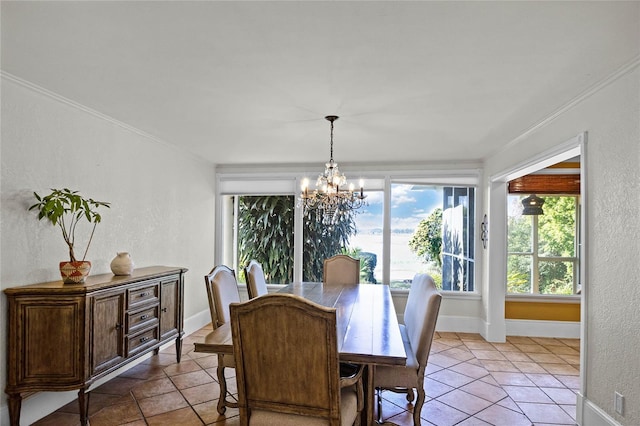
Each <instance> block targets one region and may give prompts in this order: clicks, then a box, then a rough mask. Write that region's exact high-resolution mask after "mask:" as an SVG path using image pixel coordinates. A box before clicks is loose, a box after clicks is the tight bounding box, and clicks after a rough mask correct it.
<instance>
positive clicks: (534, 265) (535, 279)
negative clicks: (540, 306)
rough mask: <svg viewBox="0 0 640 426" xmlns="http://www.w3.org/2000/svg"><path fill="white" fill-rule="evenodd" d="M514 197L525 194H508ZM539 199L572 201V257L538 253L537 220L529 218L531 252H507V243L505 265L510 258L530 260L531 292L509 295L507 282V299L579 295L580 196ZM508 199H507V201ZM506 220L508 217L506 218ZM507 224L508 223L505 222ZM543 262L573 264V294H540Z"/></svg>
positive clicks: (566, 195) (549, 195) (571, 195)
mask: <svg viewBox="0 0 640 426" xmlns="http://www.w3.org/2000/svg"><path fill="white" fill-rule="evenodd" d="M510 195H514V196H523V195H525V194H510ZM540 196H541V197H543V198H544V197H545V196H548V197H569V198H573V199H574V206H575V213H574V220H575V226H574V230H573V232H574V242H573V247H574V250H573V252H574V255H573V256H572V257H567V256H542V255H540V253H539V250H540V244H539V237H540V235H539V232H540V227H539V223H538V222H539V220H538V219H539V218H538V216H537V215H532V216H531V218H532V220H531V250H530V251H528V252H511V251H509V244H508V243H507V246H506V248H507V264H508V258H509V257H510V256H522V257H529V258H530V259H531V291H530V292H528V293H510V292H509V291H508V284H509V282H508V280H507V293H506V295H507V297H511V296H542V297H572V296H577V295H579V293H578V291H579V290H580V277H579V273H580V257H579V256H580V195H576V194H540ZM508 199H509V197H507V200H508ZM507 219H508V217H507ZM507 223H508V221H507ZM509 232H510V231H509V229H508V227H507V240H508V238H509ZM541 262H542V263H544V262H571V263H572V264H573V282H572V287H573V293H572V294H554V293H540V263H541Z"/></svg>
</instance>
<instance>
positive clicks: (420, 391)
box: [413, 380, 425, 426]
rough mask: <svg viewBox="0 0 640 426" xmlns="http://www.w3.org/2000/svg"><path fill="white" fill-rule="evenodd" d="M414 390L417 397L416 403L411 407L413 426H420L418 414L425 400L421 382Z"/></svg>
mask: <svg viewBox="0 0 640 426" xmlns="http://www.w3.org/2000/svg"><path fill="white" fill-rule="evenodd" d="M416 390H417V391H418V397H417V398H416V403H415V405H414V406H413V425H414V426H420V422H421V419H420V412H421V411H422V405H423V404H424V398H425V393H424V383H422V380H420V383H418V388H417V389H416Z"/></svg>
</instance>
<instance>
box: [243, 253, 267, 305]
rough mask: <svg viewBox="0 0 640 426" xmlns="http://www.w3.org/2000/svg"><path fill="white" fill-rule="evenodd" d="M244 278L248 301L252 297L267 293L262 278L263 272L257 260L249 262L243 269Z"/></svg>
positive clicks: (265, 283) (265, 284) (264, 281)
mask: <svg viewBox="0 0 640 426" xmlns="http://www.w3.org/2000/svg"><path fill="white" fill-rule="evenodd" d="M244 277H245V279H246V281H247V292H248V293H249V299H253V298H254V297H258V296H264V295H265V294H267V293H268V292H269V291H268V290H267V282H266V280H265V278H264V271H263V270H262V265H260V263H258V261H257V260H251V261H250V262H249V264H248V265H247V266H246V267H245V268H244Z"/></svg>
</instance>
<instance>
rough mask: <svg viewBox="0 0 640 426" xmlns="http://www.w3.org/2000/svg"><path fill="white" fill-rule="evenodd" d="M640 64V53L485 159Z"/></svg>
mask: <svg viewBox="0 0 640 426" xmlns="http://www.w3.org/2000/svg"><path fill="white" fill-rule="evenodd" d="M639 66H640V54H638V55H636V56H635V57H634V58H633V59H632V60H630V61H629V62H627V63H626V64H624V65H623V66H621V67H620V68H618V69H617V70H616V71H614V72H613V73H611V74H609V75H608V76H607V77H605V78H603V79H602V80H600V81H598V82H596V83H595V84H593V85H591V86H589V87H588V88H587V89H586V90H585V91H583V92H582V93H580V94H579V95H577V96H575V97H574V98H573V99H571V100H570V101H569V102H567V103H565V104H564V105H562V106H561V107H560V108H558V109H556V110H555V111H554V112H552V113H551V114H549V115H548V116H546V117H545V118H543V119H542V120H540V121H539V122H537V123H535V124H533V125H532V126H531V127H529V128H528V129H526V130H524V131H523V132H522V133H521V134H520V135H519V136H516V137H515V138H513V139H512V140H511V141H509V142H508V143H506V144H505V145H504V146H502V147H500V148H499V149H497V150H495V151H494V152H493V153H491V154H490V155H488V156H487V157H485V160H486V159H487V158H490V157H493V156H494V155H497V154H499V153H501V152H504V151H506V150H508V149H510V148H512V147H513V146H514V145H517V144H518V143H520V142H521V141H522V140H523V139H526V138H528V137H529V136H530V135H531V134H532V133H534V132H535V131H537V130H539V129H541V128H543V127H545V126H547V125H548V124H550V123H551V122H552V121H554V120H555V119H556V118H558V117H559V116H561V115H563V114H564V113H566V112H567V111H569V110H571V109H573V108H574V107H575V106H577V105H578V104H580V103H582V102H583V101H585V100H587V99H589V98H590V97H591V96H593V95H594V94H596V93H598V92H599V91H600V90H602V89H604V88H605V87H607V86H609V85H610V84H612V83H613V82H615V81H617V80H618V79H620V78H622V77H624V76H625V75H627V74H629V73H630V72H632V71H634V70H635V69H636V68H638V67H639Z"/></svg>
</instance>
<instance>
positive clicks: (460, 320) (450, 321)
mask: <svg viewBox="0 0 640 426" xmlns="http://www.w3.org/2000/svg"><path fill="white" fill-rule="evenodd" d="M436 331H442V332H454V333H478V334H480V331H481V330H480V320H479V319H478V318H475V317H463V316H455V315H440V316H438V322H437V323H436Z"/></svg>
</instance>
